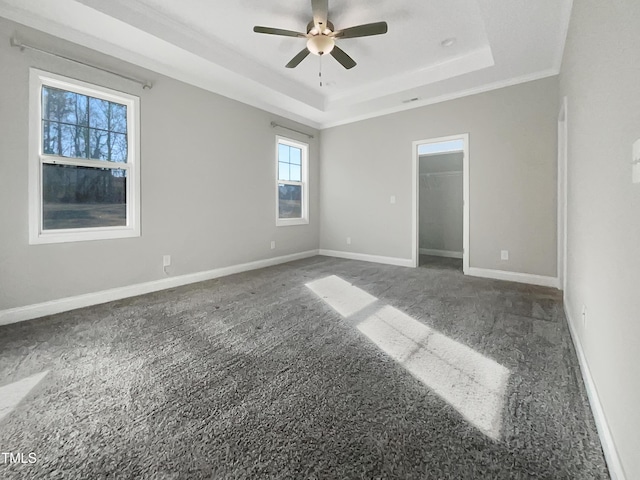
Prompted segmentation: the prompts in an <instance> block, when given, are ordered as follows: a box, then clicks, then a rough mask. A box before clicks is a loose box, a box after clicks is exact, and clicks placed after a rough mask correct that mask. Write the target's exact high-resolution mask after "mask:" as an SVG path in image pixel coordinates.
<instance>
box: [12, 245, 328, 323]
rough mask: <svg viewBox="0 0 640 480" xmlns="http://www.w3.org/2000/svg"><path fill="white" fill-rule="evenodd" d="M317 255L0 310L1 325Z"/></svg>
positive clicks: (305, 254) (309, 253) (287, 257)
mask: <svg viewBox="0 0 640 480" xmlns="http://www.w3.org/2000/svg"><path fill="white" fill-rule="evenodd" d="M315 255H318V250H309V251H306V252H300V253H293V254H291V255H283V256H280V257H273V258H266V259H264V260H256V261H255V262H248V263H241V264H239V265H231V266H228V267H222V268H215V269H213V270H207V271H204V272H197V273H190V274H187V275H180V276H177V277H167V278H163V279H160V280H154V281H151V282H145V283H138V284H136V285H128V286H126V287H118V288H112V289H109V290H103V291H100V292H94V293H87V294H84V295H77V296H74V297H67V298H60V299H58V300H51V301H49V302H43V303H37V304H34V305H27V306H24V307H16V308H10V309H7V310H0V325H7V324H9V323H16V322H21V321H23V320H31V319H33V318H38V317H43V316H45V315H53V314H55V313H61V312H66V311H68V310H75V309H76V308H82V307H89V306H91V305H98V304H100V303H107V302H112V301H114V300H121V299H123V298H128V297H135V296H137V295H144V294H145V293H151V292H157V291H159V290H165V289H167V288H174V287H180V286H182V285H187V284H189V283H196V282H202V281H205V280H211V279H213V278H219V277H225V276H227V275H233V274H234V273H240V272H246V271H249V270H257V269H258V268H264V267H270V266H273V265H279V264H281V263H286V262H292V261H294V260H300V259H302V258H308V257H313V256H315Z"/></svg>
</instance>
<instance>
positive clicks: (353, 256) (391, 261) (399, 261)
mask: <svg viewBox="0 0 640 480" xmlns="http://www.w3.org/2000/svg"><path fill="white" fill-rule="evenodd" d="M318 254H319V255H325V256H327V257H337V258H347V259H349V260H362V261H363V262H374V263H385V264H387V265H397V266H399V267H413V261H412V260H411V259H410V258H398V257H383V256H380V255H369V254H367V253H354V252H341V251H338V250H325V249H323V248H321V249H320V250H319V251H318Z"/></svg>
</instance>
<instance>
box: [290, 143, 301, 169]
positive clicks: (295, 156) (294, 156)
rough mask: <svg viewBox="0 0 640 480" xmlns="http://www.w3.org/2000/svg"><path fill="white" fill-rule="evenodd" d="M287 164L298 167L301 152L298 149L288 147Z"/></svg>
mask: <svg viewBox="0 0 640 480" xmlns="http://www.w3.org/2000/svg"><path fill="white" fill-rule="evenodd" d="M289 162H290V163H292V164H294V165H300V164H301V163H302V150H301V149H299V148H295V147H290V150H289Z"/></svg>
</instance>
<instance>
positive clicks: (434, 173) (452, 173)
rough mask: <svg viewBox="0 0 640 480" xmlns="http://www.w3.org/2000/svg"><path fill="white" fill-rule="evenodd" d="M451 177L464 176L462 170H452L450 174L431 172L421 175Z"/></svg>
mask: <svg viewBox="0 0 640 480" xmlns="http://www.w3.org/2000/svg"><path fill="white" fill-rule="evenodd" d="M451 175H462V170H452V171H448V172H429V173H421V174H420V176H421V177H448V176H451Z"/></svg>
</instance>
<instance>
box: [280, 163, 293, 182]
mask: <svg viewBox="0 0 640 480" xmlns="http://www.w3.org/2000/svg"><path fill="white" fill-rule="evenodd" d="M278 180H291V179H290V178H289V164H288V163H283V162H278Z"/></svg>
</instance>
